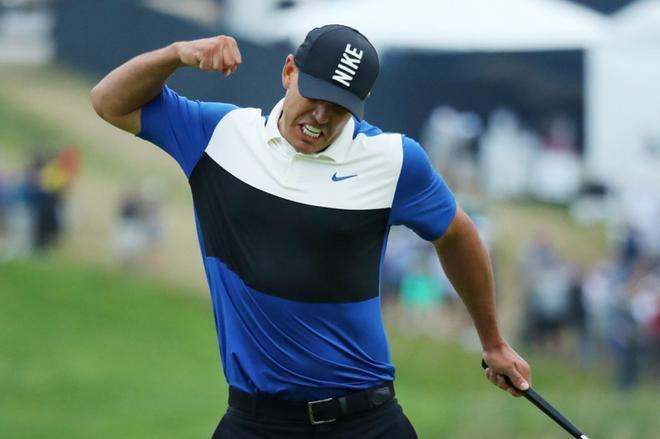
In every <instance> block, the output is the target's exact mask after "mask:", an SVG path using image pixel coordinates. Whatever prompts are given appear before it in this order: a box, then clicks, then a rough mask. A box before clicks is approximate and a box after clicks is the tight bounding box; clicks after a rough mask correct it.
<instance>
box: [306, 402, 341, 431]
mask: <svg viewBox="0 0 660 439" xmlns="http://www.w3.org/2000/svg"><path fill="white" fill-rule="evenodd" d="M328 401H332V398H326V399H318V400H316V401H309V402H308V403H307V413H309V422H311V423H312V425H320V424H328V423H330V422H335V421H336V420H337V419H324V420H322V421H317V420H316V419H314V409H313V407H314V404H320V403H322V402H328Z"/></svg>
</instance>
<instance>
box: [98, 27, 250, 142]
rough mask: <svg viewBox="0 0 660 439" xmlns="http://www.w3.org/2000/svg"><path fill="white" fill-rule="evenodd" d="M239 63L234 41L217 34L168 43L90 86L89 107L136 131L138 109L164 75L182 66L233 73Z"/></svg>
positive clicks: (159, 85) (153, 93)
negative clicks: (215, 35)
mask: <svg viewBox="0 0 660 439" xmlns="http://www.w3.org/2000/svg"><path fill="white" fill-rule="evenodd" d="M240 64H241V53H240V51H239V50H238V45H237V44H236V40H234V39H233V38H232V37H228V36H224V35H220V36H217V37H212V38H203V39H199V40H192V41H182V42H177V43H172V44H170V45H169V46H167V47H164V48H162V49H158V50H154V51H152V52H147V53H143V54H142V55H138V56H136V57H135V58H133V59H131V60H129V61H127V62H126V63H124V64H122V65H120V66H119V67H117V68H116V69H114V70H113V71H112V72H110V73H109V74H108V75H107V76H106V77H105V78H103V79H102V80H101V82H99V83H98V84H96V86H95V87H94V88H93V89H92V92H91V98H92V106H93V107H94V110H95V111H96V112H97V113H98V115H99V116H101V118H103V119H104V120H105V121H106V122H108V123H110V124H112V125H114V126H116V127H117V128H121V129H122V130H124V131H128V132H130V133H133V134H137V133H139V132H140V109H141V108H142V106H143V105H144V104H146V103H148V102H149V101H151V100H152V99H153V98H154V97H156V96H157V95H158V93H160V91H161V89H162V88H163V86H164V84H165V81H166V80H167V78H169V77H170V75H172V73H174V72H175V71H176V69H178V68H180V67H184V66H192V67H197V68H199V69H200V70H204V71H217V72H223V73H224V74H225V76H229V75H230V74H232V73H234V72H235V71H236V69H237V68H238V66H239V65H240Z"/></svg>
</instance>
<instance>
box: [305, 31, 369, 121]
mask: <svg viewBox="0 0 660 439" xmlns="http://www.w3.org/2000/svg"><path fill="white" fill-rule="evenodd" d="M294 60H295V62H296V65H297V66H298V69H299V70H300V71H299V74H298V89H299V91H300V94H301V95H302V96H304V97H306V98H308V99H320V100H323V101H328V102H332V103H335V104H337V105H340V106H342V107H344V108H346V109H347V110H348V111H350V112H351V113H353V115H354V116H355V117H357V118H358V119H360V120H361V119H362V117H363V114H364V101H365V99H367V96H369V92H370V91H371V87H372V86H373V85H374V82H376V77H377V76H378V70H379V66H378V54H377V53H376V49H374V47H373V46H372V45H371V43H370V42H369V40H367V38H366V37H365V36H364V35H362V34H361V33H360V32H358V31H357V30H355V29H353V28H350V27H347V26H343V25H340V24H330V25H326V26H322V27H317V28H315V29H312V30H311V31H310V32H309V33H308V34H307V37H306V38H305V41H303V43H302V44H301V45H300V47H298V50H296V54H295V57H294Z"/></svg>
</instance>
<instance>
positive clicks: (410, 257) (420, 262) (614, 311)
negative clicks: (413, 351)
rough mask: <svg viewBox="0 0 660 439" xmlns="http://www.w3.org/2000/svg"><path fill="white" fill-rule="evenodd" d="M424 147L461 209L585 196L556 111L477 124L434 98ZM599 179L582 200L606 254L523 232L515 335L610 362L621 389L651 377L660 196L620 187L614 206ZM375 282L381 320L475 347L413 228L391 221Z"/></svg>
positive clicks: (537, 345)
mask: <svg viewBox="0 0 660 439" xmlns="http://www.w3.org/2000/svg"><path fill="white" fill-rule="evenodd" d="M423 145H424V146H425V148H426V149H427V152H428V154H429V156H430V158H431V161H432V162H433V164H434V166H435V167H436V168H437V169H438V170H439V171H440V172H441V174H442V175H443V176H444V178H445V179H446V180H447V181H448V183H449V184H450V186H451V187H452V189H454V190H455V191H456V192H457V194H458V195H459V198H461V200H462V201H463V203H462V204H463V207H464V208H465V207H466V204H469V203H465V201H466V200H468V201H474V200H475V199H480V200H481V202H482V204H483V201H486V200H488V201H492V200H501V199H536V200H541V201H547V202H552V203H560V204H561V205H564V206H569V205H571V204H573V205H574V206H573V207H575V205H577V204H580V203H581V200H582V199H583V198H585V197H584V196H583V194H581V193H580V192H581V191H584V187H581V185H582V186H584V185H583V182H582V177H581V169H580V160H581V159H580V151H579V147H578V144H577V138H576V129H575V126H574V123H573V122H572V121H570V120H569V119H567V118H566V117H564V116H562V115H557V116H556V117H553V118H550V119H549V120H548V123H547V124H546V126H545V128H544V130H543V131H541V132H536V131H534V130H532V129H529V128H528V127H525V126H524V125H523V124H522V123H521V122H520V121H519V120H518V118H517V117H516V116H515V114H514V113H513V112H511V111H510V110H507V109H498V110H496V111H494V112H493V114H492V115H491V117H490V118H489V120H488V122H487V123H483V122H482V121H481V119H480V118H479V117H478V116H477V115H476V114H474V113H470V112H460V111H457V110H455V109H453V108H451V107H438V108H437V109H436V110H435V111H433V113H432V114H431V115H430V117H429V121H428V123H427V128H426V135H425V136H424V139H423ZM594 187H595V186H594ZM597 189H598V190H595V192H594V191H591V192H594V193H596V195H598V196H596V197H591V199H592V200H600V201H598V202H597V203H595V204H593V205H590V209H589V210H591V211H592V213H591V214H589V215H588V217H589V218H590V219H592V220H593V219H596V220H599V221H603V223H604V225H605V226H606V227H608V228H609V229H610V231H611V233H610V234H611V235H612V239H611V244H610V248H611V250H610V254H609V255H603V256H602V257H601V259H599V260H595V261H591V262H590V263H586V264H583V265H578V264H577V263H575V261H572V260H571V259H570V258H569V257H568V256H567V255H565V254H564V253H563V252H562V250H560V248H559V247H558V246H557V245H555V237H553V236H552V235H551V234H550V233H549V232H548V231H545V230H539V231H537V233H536V234H535V235H534V236H531V237H530V238H529V241H528V242H526V243H524V245H523V248H522V250H521V251H520V264H519V267H518V270H517V271H518V279H519V284H520V286H521V288H520V289H521V294H522V301H521V302H520V304H519V309H517V310H516V312H517V313H518V314H519V315H520V316H521V319H520V320H521V321H520V325H519V329H520V330H519V338H520V340H519V341H520V343H521V344H522V345H523V346H525V347H526V349H527V350H528V351H536V352H542V353H546V354H549V355H553V356H560V357H563V358H568V359H571V360H573V361H575V362H576V364H578V365H580V366H582V367H587V366H591V365H593V364H595V363H601V364H606V365H608V366H611V368H612V375H613V377H614V381H615V383H616V385H617V387H618V388H619V389H621V390H629V389H632V388H633V387H634V386H635V385H636V384H637V383H638V382H639V380H640V379H643V378H644V379H645V378H650V379H653V380H656V381H658V380H660V231H659V230H658V225H659V224H660V194H657V193H656V192H657V191H653V190H652V188H651V190H650V191H648V190H647V191H646V195H648V196H643V195H644V193H643V192H644V191H640V190H632V191H630V193H627V194H624V193H618V194H615V196H613V197H609V198H610V199H614V203H613V206H612V205H611V204H610V205H608V203H606V202H604V200H605V199H606V198H608V197H605V192H606V189H603V188H602V187H598V188H597ZM647 189H649V188H647ZM587 192H589V191H587ZM472 204H474V203H472ZM467 210H468V213H470V215H471V217H472V218H473V220H475V223H476V224H477V227H478V229H479V231H480V233H481V235H482V239H483V240H484V242H485V243H486V245H487V247H489V248H492V247H493V246H495V243H493V242H492V241H493V238H492V236H491V232H490V230H491V224H490V220H489V217H488V216H487V215H485V214H482V213H480V212H479V211H478V210H474V209H471V210H470V209H467ZM577 210H580V212H581V213H580V214H579V215H577V214H576V216H574V218H577V216H584V217H585V218H586V217H587V215H584V212H585V209H583V208H580V209H571V210H570V211H571V213H573V214H575V213H576V212H577ZM574 211H575V212H574ZM594 211H595V212H597V214H594V213H593V212H594ZM580 245H583V243H580V242H576V243H575V246H576V247H578V246H580ZM494 255H496V252H491V256H494ZM493 265H494V268H495V271H496V275H495V276H496V280H497V279H498V277H499V276H501V270H498V268H503V267H498V264H497V260H494V261H493ZM382 288H383V300H384V303H385V308H386V311H385V315H386V318H389V319H390V321H395V322H397V323H398V324H399V326H400V327H402V328H403V329H405V330H406V331H423V332H425V333H427V334H430V335H440V336H452V337H455V336H458V337H459V339H463V340H464V341H466V342H468V343H469V344H470V346H478V345H476V344H475V343H476V340H475V339H474V334H473V332H472V331H471V325H470V321H469V318H468V317H467V315H466V313H465V311H464V309H463V307H462V306H461V305H460V301H458V300H457V299H458V298H457V296H456V293H455V292H454V291H453V289H452V287H451V285H450V284H449V282H448V280H447V278H446V277H445V276H444V274H443V273H442V270H440V267H439V264H438V260H437V256H436V254H435V250H434V248H433V246H431V245H429V244H428V243H425V242H423V241H421V240H419V239H418V238H417V237H416V236H415V235H414V234H413V233H412V232H410V231H407V230H399V229H398V228H393V229H392V232H391V234H390V239H389V244H388V249H387V253H386V257H385V261H384V267H383V280H382ZM470 334H472V335H470ZM470 337H471V338H470ZM658 382H660V381H658Z"/></svg>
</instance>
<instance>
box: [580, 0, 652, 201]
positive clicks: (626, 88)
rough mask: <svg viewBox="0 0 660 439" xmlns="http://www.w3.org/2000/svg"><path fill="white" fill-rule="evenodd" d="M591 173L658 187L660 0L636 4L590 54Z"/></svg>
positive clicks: (628, 185) (626, 184) (620, 183)
mask: <svg viewBox="0 0 660 439" xmlns="http://www.w3.org/2000/svg"><path fill="white" fill-rule="evenodd" d="M586 83H587V86H588V90H587V93H586V96H587V102H586V108H587V114H588V116H589V117H588V118H587V127H586V132H587V155H586V167H587V170H588V172H589V174H591V175H592V176H594V177H596V178H599V179H601V180H603V181H604V182H607V183H611V184H614V185H615V187H618V188H620V189H633V188H635V187H640V186H643V187H649V186H651V187H656V188H660V0H646V1H639V2H637V3H634V4H632V5H630V6H628V7H627V8H625V9H624V10H622V11H621V12H620V13H619V14H617V15H616V16H615V17H614V20H613V23H612V29H611V34H610V35H609V37H608V39H607V41H606V42H605V43H604V44H603V45H602V46H601V47H599V48H597V49H595V50H593V51H591V52H589V54H588V59H587V81H586Z"/></svg>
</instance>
